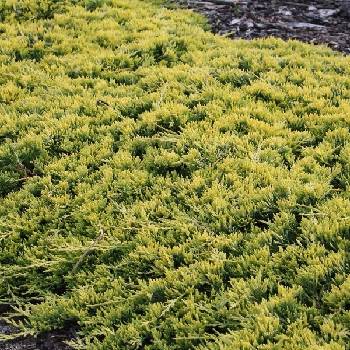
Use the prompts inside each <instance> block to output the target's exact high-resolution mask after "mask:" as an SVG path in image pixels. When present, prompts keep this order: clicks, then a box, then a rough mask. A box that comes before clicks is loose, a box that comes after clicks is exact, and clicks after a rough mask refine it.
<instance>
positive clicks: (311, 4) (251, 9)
mask: <svg viewBox="0 0 350 350" xmlns="http://www.w3.org/2000/svg"><path fill="white" fill-rule="evenodd" d="M345 1H348V0H345ZM173 2H175V3H177V4H180V5H181V6H184V7H188V8H190V9H193V10H195V11H197V12H200V13H202V14H204V15H205V16H206V17H207V18H208V20H209V23H210V25H211V27H212V30H213V31H214V32H215V33H218V34H222V35H226V36H228V37H231V38H244V39H253V38H261V37H268V36H275V37H279V38H282V39H298V40H302V41H305V42H309V43H314V44H326V45H328V46H330V47H331V48H333V49H335V50H338V51H341V52H343V53H346V54H350V11H349V12H348V11H347V10H346V8H345V7H344V0H303V1H301V0H294V1H293V0H291V1H285V0H272V1H271V0H268V1H267V0H222V3H225V2H231V4H229V5H225V4H220V2H221V1H220V0H213V2H211V1H210V0H173ZM217 2H218V3H217ZM348 6H349V7H350V2H349V3H348Z"/></svg>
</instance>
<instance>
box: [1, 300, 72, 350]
mask: <svg viewBox="0 0 350 350" xmlns="http://www.w3.org/2000/svg"><path fill="white" fill-rule="evenodd" d="M8 311H10V308H9V306H8V305H3V304H2V305H0V316H1V315H3V316H4V315H5V314H6V313H7V312H8ZM16 333H18V330H17V329H16V328H15V327H13V326H11V325H9V324H7V323H6V322H4V321H2V320H1V317H0V334H16ZM75 336H76V327H75V326H72V327H70V328H67V329H63V330H56V331H51V332H47V333H42V334H39V335H38V336H37V337H32V336H27V337H19V338H16V339H14V340H9V341H0V350H71V349H72V347H71V346H69V345H67V344H66V343H65V342H66V341H67V340H70V339H73V338H74V337H75Z"/></svg>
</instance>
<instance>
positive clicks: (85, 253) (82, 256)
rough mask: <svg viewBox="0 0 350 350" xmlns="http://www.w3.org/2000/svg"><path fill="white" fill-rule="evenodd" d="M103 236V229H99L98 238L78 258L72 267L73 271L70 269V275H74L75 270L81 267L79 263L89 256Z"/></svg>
mask: <svg viewBox="0 0 350 350" xmlns="http://www.w3.org/2000/svg"><path fill="white" fill-rule="evenodd" d="M104 234H105V233H104V231H103V229H102V228H101V229H100V234H99V236H98V237H97V238H96V239H95V240H94V241H93V242H92V244H91V245H90V247H89V248H88V249H86V250H85V252H84V253H83V254H82V255H81V256H80V258H79V260H78V261H77V262H76V264H75V265H74V267H73V269H72V272H71V273H72V275H74V274H75V273H76V271H77V269H78V268H79V266H80V265H81V263H82V262H83V260H84V259H85V257H86V256H87V255H88V254H90V253H91V252H92V251H93V250H94V248H95V246H96V243H97V242H99V241H101V240H102V238H103V237H104Z"/></svg>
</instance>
